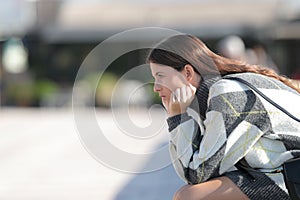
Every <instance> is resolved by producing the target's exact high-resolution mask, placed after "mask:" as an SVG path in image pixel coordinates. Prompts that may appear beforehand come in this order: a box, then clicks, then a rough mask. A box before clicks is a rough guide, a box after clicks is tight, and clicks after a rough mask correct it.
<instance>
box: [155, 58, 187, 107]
mask: <svg viewBox="0 0 300 200" xmlns="http://www.w3.org/2000/svg"><path fill="white" fill-rule="evenodd" d="M150 69H151V73H152V76H153V77H154V80H155V81H154V87H153V90H154V92H157V93H158V94H159V96H160V98H161V100H162V103H163V104H164V105H168V104H169V100H170V96H171V94H172V92H173V91H175V90H176V89H177V88H182V87H184V86H186V85H189V84H190V81H189V79H188V77H187V76H186V70H183V71H181V72H179V71H177V70H176V69H174V68H172V67H170V66H166V65H161V64H157V63H151V62H150Z"/></svg>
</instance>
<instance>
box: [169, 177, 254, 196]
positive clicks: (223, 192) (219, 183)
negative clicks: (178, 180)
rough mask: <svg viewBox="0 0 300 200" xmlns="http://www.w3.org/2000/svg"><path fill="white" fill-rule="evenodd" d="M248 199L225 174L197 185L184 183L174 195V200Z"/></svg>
mask: <svg viewBox="0 0 300 200" xmlns="http://www.w3.org/2000/svg"><path fill="white" fill-rule="evenodd" d="M202 199H207V200H214V199H222V200H235V199H236V200H249V198H248V197H247V196H246V195H245V194H244V193H243V192H242V191H241V190H240V189H239V188H238V187H237V186H236V185H235V184H234V183H233V182H232V181H231V180H230V179H229V178H227V177H226V176H222V177H219V178H215V179H212V180H210V181H207V182H204V183H200V184H197V185H185V186H183V187H182V188H180V189H179V190H178V191H177V192H176V193H175V195H174V200H202Z"/></svg>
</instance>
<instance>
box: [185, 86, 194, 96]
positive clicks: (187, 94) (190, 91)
mask: <svg viewBox="0 0 300 200" xmlns="http://www.w3.org/2000/svg"><path fill="white" fill-rule="evenodd" d="M186 96H187V98H191V97H192V96H193V91H192V88H191V87H189V86H188V87H187V90H186Z"/></svg>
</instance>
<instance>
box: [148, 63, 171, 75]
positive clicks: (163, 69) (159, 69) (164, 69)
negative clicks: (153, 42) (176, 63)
mask: <svg viewBox="0 0 300 200" xmlns="http://www.w3.org/2000/svg"><path fill="white" fill-rule="evenodd" d="M150 69H151V72H152V74H153V75H154V74H156V73H158V72H163V73H173V72H175V71H176V70H175V69H174V68H172V67H170V66H167V65H161V64H157V63H150Z"/></svg>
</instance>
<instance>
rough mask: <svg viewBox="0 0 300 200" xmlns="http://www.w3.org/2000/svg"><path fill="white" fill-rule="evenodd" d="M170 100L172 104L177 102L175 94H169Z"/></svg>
mask: <svg viewBox="0 0 300 200" xmlns="http://www.w3.org/2000/svg"><path fill="white" fill-rule="evenodd" d="M170 99H171V100H172V102H173V103H174V102H176V101H177V98H176V94H175V92H172V93H171V98H170Z"/></svg>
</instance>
